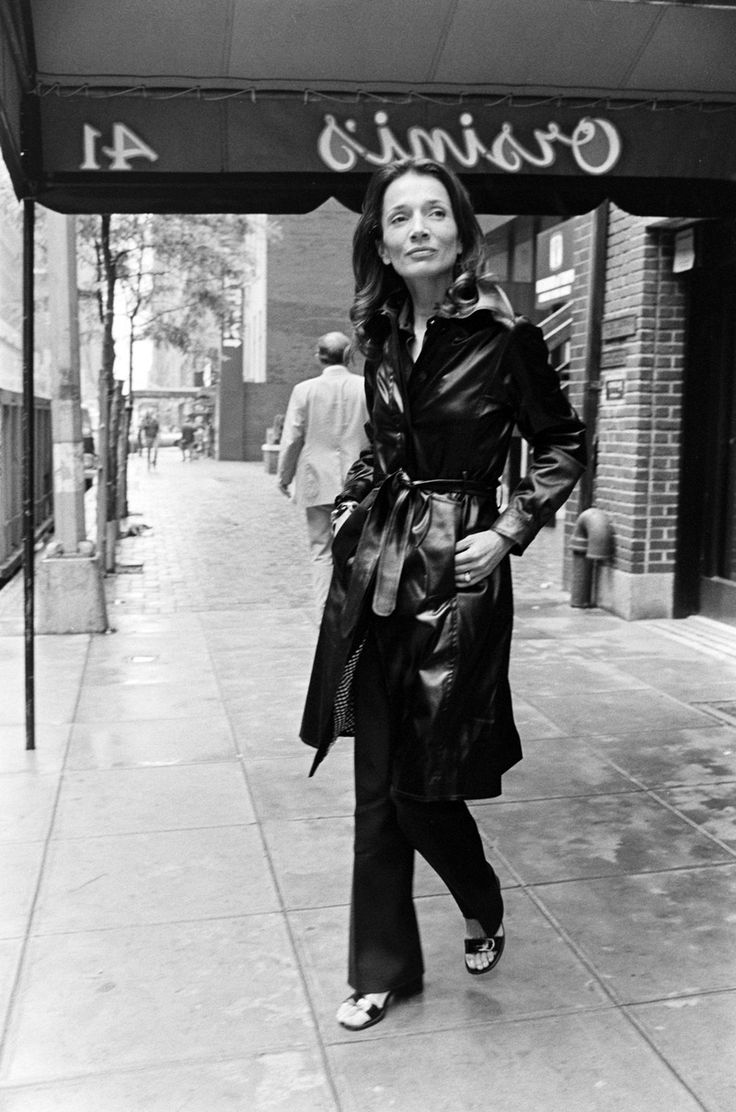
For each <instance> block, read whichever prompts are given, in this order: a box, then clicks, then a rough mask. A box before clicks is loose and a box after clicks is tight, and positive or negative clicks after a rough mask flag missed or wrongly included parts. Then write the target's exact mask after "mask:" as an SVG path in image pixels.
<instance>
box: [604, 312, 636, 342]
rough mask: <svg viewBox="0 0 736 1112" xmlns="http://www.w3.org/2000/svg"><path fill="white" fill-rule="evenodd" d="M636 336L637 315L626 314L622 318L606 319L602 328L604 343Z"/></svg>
mask: <svg viewBox="0 0 736 1112" xmlns="http://www.w3.org/2000/svg"><path fill="white" fill-rule="evenodd" d="M635 335H636V313H625V314H623V315H622V316H616V317H606V318H605V320H604V321H603V324H602V326H601V338H602V339H603V341H604V343H605V342H606V341H608V340H625V339H626V338H627V337H628V336H635Z"/></svg>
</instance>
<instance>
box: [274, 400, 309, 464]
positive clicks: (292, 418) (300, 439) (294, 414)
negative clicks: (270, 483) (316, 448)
mask: <svg viewBox="0 0 736 1112" xmlns="http://www.w3.org/2000/svg"><path fill="white" fill-rule="evenodd" d="M305 430H306V394H305V392H304V391H303V390H300V389H299V386H298V385H297V386H295V387H294V389H293V390H292V392H291V397H290V398H289V404H288V406H287V407H286V416H285V417H284V427H283V429H282V432H281V445H280V447H279V462H278V467H277V474H278V481H279V483H281V484H282V485H283V486H288V485H289V483H290V482H291V481H292V479H293V478H294V475H295V474H296V465H297V463H298V462H299V456H300V454H301V450H302V448H303V447H304V435H305Z"/></svg>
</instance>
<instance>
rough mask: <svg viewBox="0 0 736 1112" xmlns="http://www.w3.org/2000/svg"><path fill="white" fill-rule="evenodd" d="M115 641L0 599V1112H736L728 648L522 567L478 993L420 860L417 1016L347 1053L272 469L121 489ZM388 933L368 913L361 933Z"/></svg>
mask: <svg viewBox="0 0 736 1112" xmlns="http://www.w3.org/2000/svg"><path fill="white" fill-rule="evenodd" d="M130 499H131V505H132V506H133V508H134V509H135V510H136V514H137V516H136V517H135V518H134V520H135V522H136V523H137V524H139V525H141V526H144V527H143V528H141V529H140V530H139V531H137V532H138V535H136V536H129V537H126V538H124V539H123V540H122V541H121V543H120V546H119V562H120V571H119V573H118V574H117V575H116V576H114V577H109V578H108V579H107V581H106V590H107V593H108V611H109V615H110V620H111V625H112V627H113V630H114V631H113V632H110V633H108V634H104V635H95V636H91V635H86V634H85V635H77V636H75V637H70V636H64V635H60V636H56V637H51V636H46V637H38V638H37V639H36V646H35V647H36V656H37V674H38V680H37V711H36V716H37V750H36V751H35V752H33V753H28V752H26V751H25V749H24V711H25V706H24V699H23V682H22V681H23V636H22V635H23V620H22V597H21V590H20V584H19V583H18V581H17V580H16V581H13V583H11V584H10V585H9V586H8V587H6V588H4V589H3V591H2V592H0V691H2V693H3V694H2V701H1V702H0V849H1V850H2V853H0V891H1V892H2V894H3V895H2V899H0V1011H1V1014H2V1033H3V1044H2V1054H1V1057H0V1108H2V1109H3V1112H51V1110H53V1112H93V1110H94V1112H99V1110H100V1109H102V1110H104V1112H173V1110H174V1109H177V1108H184V1107H185V1108H187V1109H192V1110H193V1112H245V1110H247V1112H281V1110H282V1109H283V1110H286V1109H289V1112H358V1110H360V1112H364V1110H365V1109H366V1108H381V1109H392V1108H393V1109H400V1110H401V1112H458V1110H461V1112H476V1110H477V1112H480V1110H481V1109H482V1110H483V1112H487V1110H488V1108H489V1107H493V1108H494V1109H502V1110H503V1112H529V1110H530V1109H534V1110H536V1109H540V1110H543V1112H571V1110H576V1112H577V1110H580V1112H620V1110H621V1109H622V1108H626V1110H627V1112H661V1110H662V1109H665V1108H666V1109H667V1110H668V1112H696V1110H699V1112H732V1109H733V1108H734V1107H736V1065H735V1064H734V1057H733V1050H732V1048H733V1045H734V1044H735V1042H736V936H734V931H733V922H734V912H733V908H734V906H735V903H736V901H735V896H736V807H735V806H734V804H733V799H734V791H735V790H736V631H734V630H729V629H728V627H723V626H719V625H718V624H717V623H708V622H706V621H705V620H703V619H688V620H687V621H685V622H639V623H630V624H627V623H625V622H622V621H620V620H618V619H617V618H615V617H613V616H612V615H610V614H605V613H603V612H601V611H597V610H590V611H576V610H572V609H571V608H570V606H569V604H568V599H567V597H566V594H565V592H564V591H562V590H561V588H560V587H559V585H558V583H557V582H556V574H557V570H558V569H559V566H560V548H559V546H560V543H561V536H562V531H561V530H560V529H547V530H544V531H543V533H542V535H541V536H540V537H539V538H538V540H537V541H536V542H535V544H534V545H533V546H532V547H531V548H530V549H529V551H528V552H527V554H526V555H525V556H524V558H523V559H522V560H519V561H514V562H513V567H514V575H515V583H516V608H517V621H516V628H517V633H516V638H515V642H514V649H513V659H512V687H513V690H514V693H515V706H516V709H517V718H518V721H519V725H520V729H521V733H522V737H523V741H524V748H525V760H524V762H522V764H521V765H520V766H518V767H517V768H516V769H514V770H513V771H512V772H511V773H510V774H509V776H508V777H506V779H505V794H504V795H503V797H501V799H499V800H496V801H490V802H487V803H478V804H475V805H474V812H475V814H476V816H477V817H478V820H479V824H480V828H481V831H482V834H483V837H484V840H485V843H486V845H487V849H488V855H489V857H490V858H491V860H493V862H494V865H496V867H497V869H498V872H499V875H500V877H501V880H502V885H503V888H504V898H505V901H506V905H507V927H508V939H509V941H508V946H507V951H506V953H505V955H504V958H503V963H502V964H501V965H500V966H499V969H498V971H497V972H495V973H494V974H493V975H492V977H489V978H470V977H468V976H467V975H466V973H465V971H464V967H463V957H462V920H461V919H460V917H459V915H458V912H457V910H456V909H455V906H454V904H453V902H452V900H451V898H450V897H449V896H448V894H447V893H446V891H445V890H444V888H443V886H442V884H441V882H439V880H438V878H437V877H436V876H435V875H434V874H433V873H432V872H431V870H429V869H428V867H427V866H426V865H424V864H423V863H422V862H418V863H417V870H416V883H415V891H416V897H417V909H418V915H419V919H420V925H421V930H422V937H423V943H424V949H425V959H426V966H427V973H426V983H425V991H424V993H423V995H422V996H420V997H416V998H414V999H412V1000H409V1001H406V1002H400V1003H397V1004H396V1005H395V1006H392V1007H391V1008H390V1010H389V1013H388V1015H387V1017H386V1019H385V1020H384V1022H383V1023H381V1024H380V1025H378V1026H377V1027H374V1028H371V1029H370V1030H369V1031H366V1032H364V1033H363V1034H358V1035H355V1034H350V1033H349V1032H347V1031H345V1030H344V1029H342V1028H341V1027H339V1026H338V1025H337V1024H336V1022H335V1019H334V1012H335V1008H336V1006H337V1004H338V1002H339V1001H340V1000H341V999H342V998H343V997H344V996H345V995H346V994H347V988H346V983H345V964H346V944H347V930H348V910H349V909H348V900H349V886H350V858H351V846H352V807H353V799H352V782H351V777H352V767H351V766H352V745H351V742H350V741H349V740H347V739H342V740H340V741H339V742H338V743H337V745H336V747H335V750H334V752H333V753H332V754H331V755H330V757H329V758H328V760H327V761H326V762H325V764H324V765H323V766H322V767H321V768H320V770H319V772H318V774H317V776H316V777H314V778H312V779H308V778H307V772H308V769H309V765H310V763H311V757H312V753H311V751H308V750H306V749H305V748H304V747H303V746H302V745H301V743H300V742H299V741H298V737H297V735H298V726H299V717H300V713H301V704H302V701H303V697H304V692H305V689H306V682H307V677H308V673H309V667H310V663H311V657H312V653H313V649H314V644H315V639H316V629H315V626H314V623H313V620H312V601H311V588H310V576H309V571H308V564H307V546H306V539H305V529H304V521H303V514H301V513H300V512H299V511H297V510H295V509H294V508H293V507H291V506H289V504H288V503H287V502H286V501H285V500H284V499H283V497H282V495H281V494H280V493H279V492H278V491H277V489H276V486H275V481H274V478H273V476H269V475H268V474H267V473H266V472H265V470H264V468H263V467H262V465H260V464H237V463H218V462H215V461H211V460H199V461H196V462H195V463H192V464H186V465H183V464H182V463H181V460H180V456H179V454H178V452H176V450H174V449H171V450H163V451H162V452H161V453H160V454H159V463H158V467H157V469H156V470H155V471H150V472H149V471H147V470H146V469H145V466H144V464H143V463H142V461H140V460H139V459H138V458H137V457H134V458H133V459H132V460H131V463H130ZM377 914H380V909H377Z"/></svg>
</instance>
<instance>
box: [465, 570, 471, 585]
mask: <svg viewBox="0 0 736 1112" xmlns="http://www.w3.org/2000/svg"><path fill="white" fill-rule="evenodd" d="M465 582H466V583H469V582H470V572H469V571H466V572H465Z"/></svg>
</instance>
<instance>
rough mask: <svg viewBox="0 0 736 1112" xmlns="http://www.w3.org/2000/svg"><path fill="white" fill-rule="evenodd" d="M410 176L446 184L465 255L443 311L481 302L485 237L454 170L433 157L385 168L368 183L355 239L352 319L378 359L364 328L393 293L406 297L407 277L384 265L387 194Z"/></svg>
mask: <svg viewBox="0 0 736 1112" xmlns="http://www.w3.org/2000/svg"><path fill="white" fill-rule="evenodd" d="M408 173H414V174H427V175H429V176H430V177H435V178H437V179H438V180H439V181H440V182H441V183H442V184H443V185H444V187H445V189H446V190H447V194H448V196H449V198H450V204H451V206H452V214H453V216H454V217H455V223H456V224H457V229H458V236H459V239H460V244H461V248H462V250H461V252H460V256H459V258H458V260H457V263H456V267H455V276H454V277H455V280H454V281H453V283H452V286H451V287H450V289H449V290H448V292H447V297H446V298H445V301H444V302H443V306H442V310H443V312H447V313H449V314H450V315H452V314H453V312H457V311H458V309H459V308H460V306H461V305H462V306H463V307H467V305H468V304H469V303H472V302H473V301H474V300H477V297H478V293H477V288H476V287H475V274H476V272H477V269H478V265H479V262H480V260H481V257H482V254H483V233H482V232H481V229H480V225H479V224H478V221H477V219H476V216H475V213H474V211H473V206H472V204H471V203H470V197H469V196H468V194H467V191H466V189H465V187H464V185H463V184H462V182H461V181H460V180H459V178H458V177H457V176H456V175H455V174H454V173H453V172H452V170H448V169H447V167H446V166H443V165H442V163H440V162H435V161H433V160H432V159H429V158H404V159H401V160H400V161H398V162H391V163H389V164H388V165H387V166H383V167H381V169H380V170H377V171H376V173H375V174H374V175H373V177H372V178H371V180H370V182H369V184H368V189H367V191H366V195H365V200H364V202H363V211H362V214H361V217H360V219H359V221H358V224H357V227H356V229H355V233H354V235H353V274H354V275H355V296H354V298H353V304H352V306H351V309H350V319H351V321H352V322H353V326H354V328H355V336H356V342H357V346H358V348H359V349H360V350H361V351H362V352H363V354H365V355H372V354H374V352H373V350H372V348H373V345H372V344H371V340H370V337H369V335H368V331H367V327H366V326H367V325H368V322H369V321H370V320H371V318H372V317H373V316H374V314H375V313H376V312H377V311H378V309H380V308H381V306H382V305H383V303H384V302H385V301H386V299H387V298H389V297H390V296H391V295H392V294H396V293H402V292H404V293H405V292H406V285H405V283H404V280H403V278H401V277H399V275H398V274H397V273H396V271H395V270H394V268H393V267H392V266H386V265H385V264H384V263H383V262H382V261H381V259H380V257H379V254H378V243H379V241H380V239H381V215H382V212H383V195H384V193H385V192H386V190H387V188H388V187H389V185H390V184H391V182H393V181H396V179H397V178H400V177H403V176H404V174H408Z"/></svg>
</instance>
